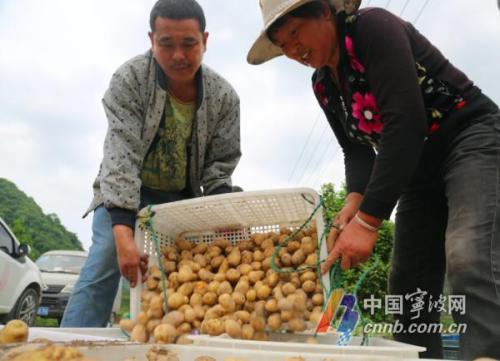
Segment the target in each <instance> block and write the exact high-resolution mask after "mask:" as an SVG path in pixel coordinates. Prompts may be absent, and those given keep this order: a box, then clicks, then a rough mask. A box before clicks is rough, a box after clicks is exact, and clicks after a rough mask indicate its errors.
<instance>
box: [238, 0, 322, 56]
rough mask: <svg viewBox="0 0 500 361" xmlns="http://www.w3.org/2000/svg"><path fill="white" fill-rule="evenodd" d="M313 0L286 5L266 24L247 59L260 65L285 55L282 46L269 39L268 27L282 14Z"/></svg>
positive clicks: (302, 0)
mask: <svg viewBox="0 0 500 361" xmlns="http://www.w3.org/2000/svg"><path fill="white" fill-rule="evenodd" d="M311 1H313V0H299V1H296V2H292V3H291V4H290V6H288V7H286V8H285V9H283V10H282V11H281V12H279V13H278V14H276V15H275V16H274V18H273V19H271V21H269V23H268V24H266V26H265V27H264V30H262V32H261V33H260V35H259V37H258V38H257V40H255V42H254V43H253V45H252V47H251V48H250V51H249V52H248V55H247V61H248V62H249V63H250V64H253V65H258V64H262V63H265V62H266V61H268V60H271V59H273V58H276V57H277V56H280V55H283V52H282V51H281V48H280V47H279V46H276V45H274V43H273V42H272V41H271V39H269V37H268V36H267V29H269V27H270V26H271V25H272V24H274V22H275V21H276V20H278V19H279V18H281V17H282V16H284V15H286V14H288V13H289V12H290V11H292V10H294V9H296V8H298V7H300V6H302V5H304V4H306V3H308V2H311Z"/></svg>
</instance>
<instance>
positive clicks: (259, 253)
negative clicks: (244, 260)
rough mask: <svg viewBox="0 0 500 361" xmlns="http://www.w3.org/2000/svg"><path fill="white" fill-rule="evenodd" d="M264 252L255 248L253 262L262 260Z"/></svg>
mask: <svg viewBox="0 0 500 361" xmlns="http://www.w3.org/2000/svg"><path fill="white" fill-rule="evenodd" d="M264 258H265V257H264V253H262V251H260V250H256V251H254V252H253V260H254V262H261V261H262V260H264Z"/></svg>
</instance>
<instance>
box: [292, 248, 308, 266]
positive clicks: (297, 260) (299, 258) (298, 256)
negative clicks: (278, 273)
mask: <svg viewBox="0 0 500 361" xmlns="http://www.w3.org/2000/svg"><path fill="white" fill-rule="evenodd" d="M305 260H306V256H305V255H304V252H303V251H302V249H298V250H296V251H295V252H294V253H293V255H292V264H293V265H294V266H295V267H298V266H300V265H301V264H302V263H304V261H305Z"/></svg>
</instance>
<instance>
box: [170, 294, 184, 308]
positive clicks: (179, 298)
mask: <svg viewBox="0 0 500 361" xmlns="http://www.w3.org/2000/svg"><path fill="white" fill-rule="evenodd" d="M185 303H187V302H185V299H184V296H183V295H182V294H180V293H177V292H175V293H172V294H171V295H170V296H169V297H168V301H167V304H168V308H169V309H171V310H176V309H178V308H179V307H181V306H182V305H183V304H185Z"/></svg>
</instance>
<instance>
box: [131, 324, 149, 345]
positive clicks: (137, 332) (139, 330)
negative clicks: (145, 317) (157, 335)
mask: <svg viewBox="0 0 500 361" xmlns="http://www.w3.org/2000/svg"><path fill="white" fill-rule="evenodd" d="M130 339H131V340H132V341H136V342H147V341H148V335H147V332H146V328H145V327H144V325H142V324H140V323H138V324H137V325H135V326H134V328H133V329H132V332H131V333H130Z"/></svg>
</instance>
